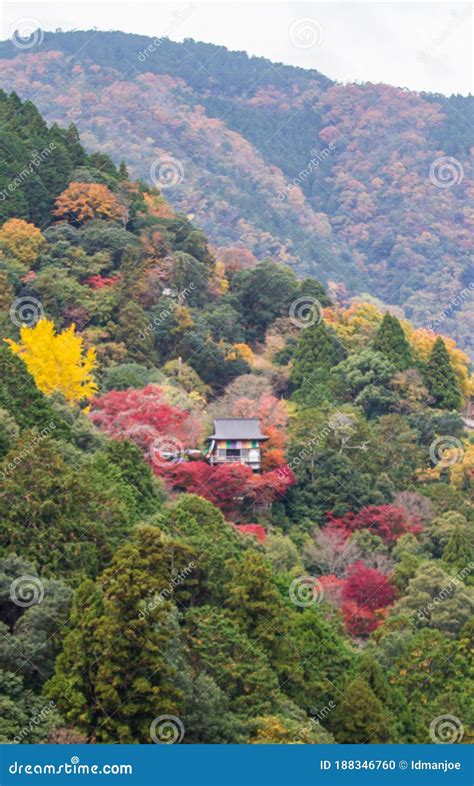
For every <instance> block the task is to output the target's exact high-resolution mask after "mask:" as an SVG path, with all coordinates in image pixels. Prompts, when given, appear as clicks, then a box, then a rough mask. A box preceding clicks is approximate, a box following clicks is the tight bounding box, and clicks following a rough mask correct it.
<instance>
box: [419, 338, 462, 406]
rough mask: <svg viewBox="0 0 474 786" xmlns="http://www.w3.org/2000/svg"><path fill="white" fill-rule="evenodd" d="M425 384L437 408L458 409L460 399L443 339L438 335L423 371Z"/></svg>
mask: <svg viewBox="0 0 474 786" xmlns="http://www.w3.org/2000/svg"><path fill="white" fill-rule="evenodd" d="M424 376H425V382H426V386H427V388H428V390H429V392H430V394H431V395H432V396H433V399H434V406H436V407H438V408H439V409H460V407H461V404H462V400H461V393H460V391H459V386H458V382H457V379H456V375H455V373H454V369H453V367H452V364H451V359H450V357H449V354H448V350H447V349H446V345H445V343H444V341H443V339H442V338H441V337H440V336H438V338H437V339H436V341H435V343H434V344H433V349H432V350H431V354H430V357H429V360H428V364H427V366H426V371H425V374H424Z"/></svg>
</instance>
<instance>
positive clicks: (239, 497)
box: [153, 461, 295, 518]
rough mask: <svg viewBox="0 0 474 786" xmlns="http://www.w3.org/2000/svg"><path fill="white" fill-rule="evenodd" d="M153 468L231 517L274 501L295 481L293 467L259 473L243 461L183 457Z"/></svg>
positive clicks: (175, 488)
mask: <svg viewBox="0 0 474 786" xmlns="http://www.w3.org/2000/svg"><path fill="white" fill-rule="evenodd" d="M153 469H154V471H155V472H156V473H157V474H159V475H161V476H162V477H163V478H164V479H165V481H166V483H167V485H168V486H169V487H170V488H171V489H172V490H173V491H181V492H186V493H188V494H199V495H200V496H201V497H204V498H205V499H208V500H209V501H210V502H212V504H213V505H215V506H216V507H218V508H220V510H222V512H223V513H224V514H225V515H227V516H229V517H230V518H234V517H235V516H237V515H238V514H239V513H240V512H242V511H244V512H245V511H246V510H253V509H255V507H256V506H259V507H265V506H268V505H270V504H271V503H272V502H273V501H274V500H275V499H276V498H277V497H278V496H280V495H281V494H283V493H284V492H285V491H286V489H287V488H288V487H289V486H291V485H292V484H293V483H294V482H295V478H294V475H293V473H292V472H291V470H290V469H289V470H288V472H285V473H281V472H277V471H273V472H264V473H263V474H262V475H257V474H255V473H254V472H252V470H251V469H250V467H246V466H244V465H242V464H220V465H218V466H211V465H210V464H207V463H206V462H205V461H182V462H178V463H174V464H173V463H170V464H164V463H160V464H159V465H157V466H154V467H153Z"/></svg>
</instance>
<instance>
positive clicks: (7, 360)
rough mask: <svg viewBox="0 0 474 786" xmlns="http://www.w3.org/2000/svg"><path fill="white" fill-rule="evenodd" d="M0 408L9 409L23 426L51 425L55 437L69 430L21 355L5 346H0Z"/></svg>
mask: <svg viewBox="0 0 474 786" xmlns="http://www.w3.org/2000/svg"><path fill="white" fill-rule="evenodd" d="M0 408H2V409H6V410H7V411H8V412H9V413H10V414H11V415H12V417H13V419H14V420H15V421H16V423H18V425H19V426H20V428H33V427H36V428H38V429H39V430H41V429H44V428H48V427H49V428H50V429H51V430H52V431H51V433H53V434H54V436H55V437H58V436H61V437H64V436H68V434H69V429H68V426H67V424H66V423H65V422H64V421H63V420H62V419H61V418H60V417H58V415H57V414H56V412H55V411H54V409H53V408H52V406H51V404H50V403H49V401H48V399H47V398H46V396H45V395H44V394H43V393H41V391H40V390H38V388H37V387H36V385H35V382H34V379H33V377H32V375H31V374H30V372H29V371H28V369H27V368H26V366H25V364H24V363H23V361H22V360H21V358H19V357H18V356H16V355H14V354H13V352H12V351H11V350H10V349H8V348H7V347H5V346H3V347H2V346H0ZM50 424H53V425H52V426H51V425H50Z"/></svg>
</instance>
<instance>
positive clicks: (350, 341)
mask: <svg viewBox="0 0 474 786" xmlns="http://www.w3.org/2000/svg"><path fill="white" fill-rule="evenodd" d="M382 319H383V311H382V310H381V309H380V308H378V307H377V306H375V305H373V304H372V303H362V302H360V301H358V302H354V303H352V304H351V305H350V306H349V308H347V309H337V308H326V309H324V320H325V322H327V324H329V325H331V327H332V328H333V329H334V331H335V332H336V335H337V336H338V338H340V339H341V341H342V342H343V343H344V344H345V345H346V346H347V348H348V349H350V350H352V351H354V350H357V349H359V348H362V347H364V346H366V345H367V343H368V342H369V341H371V340H372V339H373V338H374V336H375V334H376V332H377V330H378V327H379V325H380V323H381V322H382ZM400 324H401V326H402V328H403V331H404V333H405V336H406V338H407V341H408V343H409V344H410V348H411V351H412V353H413V358H414V359H415V360H421V361H423V362H424V363H426V362H427V361H428V359H429V356H430V353H431V350H432V348H433V345H434V343H435V341H436V339H437V334H436V333H434V331H432V330H427V329H426V328H415V327H413V325H412V324H411V323H410V322H407V321H406V320H404V319H401V320H400ZM442 338H443V341H444V343H445V346H446V349H447V350H448V354H449V357H450V359H451V364H452V366H453V370H454V373H455V374H456V377H457V382H458V386H459V390H460V391H461V395H462V397H463V399H464V401H467V400H468V399H469V398H470V397H471V396H472V395H473V394H474V378H473V377H472V376H471V375H470V374H469V363H470V360H469V357H468V356H467V355H466V353H465V352H463V351H462V350H461V349H458V347H457V346H456V342H455V341H454V340H453V339H452V338H448V337H446V336H442Z"/></svg>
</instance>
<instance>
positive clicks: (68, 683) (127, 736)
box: [48, 527, 189, 743]
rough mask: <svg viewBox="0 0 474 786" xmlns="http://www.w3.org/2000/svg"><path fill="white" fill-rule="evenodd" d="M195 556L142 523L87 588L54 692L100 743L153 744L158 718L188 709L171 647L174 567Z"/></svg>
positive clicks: (71, 716) (81, 591)
mask: <svg viewBox="0 0 474 786" xmlns="http://www.w3.org/2000/svg"><path fill="white" fill-rule="evenodd" d="M187 562H189V552H187V551H186V549H185V548H184V547H180V546H179V544H177V543H174V542H171V541H168V540H167V539H166V538H165V537H164V536H163V535H162V533H160V531H159V530H158V529H156V528H155V527H141V528H140V529H139V530H138V531H137V534H136V536H135V538H134V540H133V542H131V543H128V544H126V545H124V546H123V547H122V548H120V549H119V550H118V551H117V553H116V555H115V557H114V559H113V560H112V563H111V565H110V568H108V569H107V570H106V571H104V573H103V574H102V576H101V577H100V579H99V580H98V582H97V583H96V585H95V586H94V585H91V583H90V582H89V583H88V584H87V586H86V585H82V586H81V587H80V588H79V590H78V592H77V594H76V599H75V611H74V614H73V618H72V629H71V632H70V633H69V634H68V636H67V637H66V639H65V642H64V650H63V652H62V654H61V655H60V656H59V658H58V661H57V668H56V674H55V676H54V677H53V678H52V680H51V681H50V683H49V685H48V693H49V694H50V695H51V696H52V698H54V699H55V701H56V702H57V704H58V706H59V708H60V709H61V711H62V712H63V714H64V716H65V718H66V720H68V721H69V722H72V723H74V724H75V725H76V726H77V728H78V729H80V730H81V731H84V732H85V733H86V734H88V736H89V737H92V736H94V737H95V738H96V740H97V742H103V743H110V742H119V743H148V742H150V741H151V740H150V724H151V722H152V721H153V719H154V718H156V717H157V716H159V715H164V714H172V715H178V716H179V715H180V708H181V705H182V699H183V697H182V694H181V691H180V690H179V688H177V687H176V684H175V677H176V669H175V667H174V665H173V662H172V661H173V656H172V654H170V653H167V648H168V645H169V642H170V638H171V636H172V629H170V625H169V617H170V614H174V613H175V607H174V604H173V602H172V596H173V590H172V587H173V585H172V583H171V581H172V578H173V576H172V573H171V565H174V567H176V568H177V569H182V568H183V567H184V566H185V564H187ZM165 589H168V590H169V594H167V595H165V594H164V590H165Z"/></svg>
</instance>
